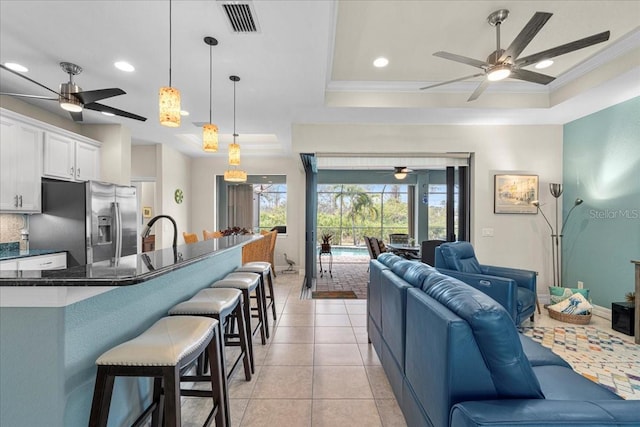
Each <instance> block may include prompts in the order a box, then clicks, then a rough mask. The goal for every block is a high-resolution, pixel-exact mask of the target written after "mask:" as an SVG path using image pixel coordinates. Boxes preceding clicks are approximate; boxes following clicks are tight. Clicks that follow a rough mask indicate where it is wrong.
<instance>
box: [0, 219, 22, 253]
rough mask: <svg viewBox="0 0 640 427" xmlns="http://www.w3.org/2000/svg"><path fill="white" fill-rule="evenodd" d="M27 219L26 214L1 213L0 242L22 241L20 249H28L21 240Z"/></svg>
mask: <svg viewBox="0 0 640 427" xmlns="http://www.w3.org/2000/svg"><path fill="white" fill-rule="evenodd" d="M26 221H27V220H26V215H15V214H0V243H9V242H20V249H26V248H24V247H23V245H24V243H23V242H22V241H21V240H20V230H22V229H23V228H25V225H26Z"/></svg>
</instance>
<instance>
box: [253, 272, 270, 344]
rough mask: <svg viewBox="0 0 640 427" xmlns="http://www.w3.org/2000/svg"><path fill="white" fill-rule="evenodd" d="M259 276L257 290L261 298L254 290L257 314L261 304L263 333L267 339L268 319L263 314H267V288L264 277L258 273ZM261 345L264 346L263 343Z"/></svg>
mask: <svg viewBox="0 0 640 427" xmlns="http://www.w3.org/2000/svg"><path fill="white" fill-rule="evenodd" d="M256 274H257V273H256ZM259 275H260V280H259V283H258V288H259V289H260V291H261V293H262V296H260V294H258V291H257V289H256V298H257V305H258V313H260V310H259V307H260V304H262V312H263V316H262V322H263V325H264V333H265V335H266V337H267V338H269V319H267V316H266V315H265V314H264V313H266V312H267V292H266V290H265V289H266V287H267V286H266V284H265V280H264V275H263V274H262V273H260V274H259ZM262 344H263V345H264V342H263V343H262Z"/></svg>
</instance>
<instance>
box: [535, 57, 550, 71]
mask: <svg viewBox="0 0 640 427" xmlns="http://www.w3.org/2000/svg"><path fill="white" fill-rule="evenodd" d="M552 64H553V61H552V60H551V59H543V60H542V61H540V62H538V63H537V64H536V65H535V68H537V69H538V70H542V69H543V68H548V67H550V66H551V65H552Z"/></svg>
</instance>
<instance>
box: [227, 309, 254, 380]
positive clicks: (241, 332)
mask: <svg viewBox="0 0 640 427" xmlns="http://www.w3.org/2000/svg"><path fill="white" fill-rule="evenodd" d="M233 318H234V319H238V336H239V338H240V350H242V352H243V353H244V356H243V357H242V363H243V365H244V378H245V379H246V380H247V381H251V373H252V370H251V362H250V361H249V344H248V343H247V341H248V340H247V334H246V329H245V327H244V319H243V310H242V299H241V300H240V301H238V305H236V308H234V309H233ZM230 321H231V320H230Z"/></svg>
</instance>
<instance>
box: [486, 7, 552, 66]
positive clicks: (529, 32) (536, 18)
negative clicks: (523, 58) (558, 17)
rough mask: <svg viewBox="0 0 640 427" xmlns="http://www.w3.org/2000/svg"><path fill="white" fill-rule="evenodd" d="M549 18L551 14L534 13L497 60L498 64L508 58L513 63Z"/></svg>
mask: <svg viewBox="0 0 640 427" xmlns="http://www.w3.org/2000/svg"><path fill="white" fill-rule="evenodd" d="M551 16H553V13H548V12H536V13H535V14H534V15H533V17H532V18H531V19H530V20H529V22H527V25H525V26H524V28H523V29H522V31H520V34H518V35H517V36H516V38H515V39H514V40H513V41H512V42H511V44H510V45H509V47H508V48H507V49H506V50H505V51H504V53H503V54H502V56H501V57H500V59H499V60H498V63H502V62H504V61H505V60H506V59H507V58H508V57H511V58H512V62H513V61H515V59H516V58H517V57H518V55H520V54H521V53H522V51H523V50H524V49H525V48H526V47H527V45H528V44H529V43H530V42H531V40H533V38H534V37H535V36H536V34H538V32H539V31H540V29H542V27H543V26H544V24H546V23H547V21H548V20H549V18H551Z"/></svg>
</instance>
